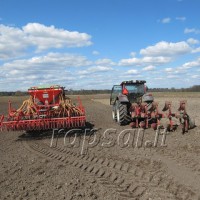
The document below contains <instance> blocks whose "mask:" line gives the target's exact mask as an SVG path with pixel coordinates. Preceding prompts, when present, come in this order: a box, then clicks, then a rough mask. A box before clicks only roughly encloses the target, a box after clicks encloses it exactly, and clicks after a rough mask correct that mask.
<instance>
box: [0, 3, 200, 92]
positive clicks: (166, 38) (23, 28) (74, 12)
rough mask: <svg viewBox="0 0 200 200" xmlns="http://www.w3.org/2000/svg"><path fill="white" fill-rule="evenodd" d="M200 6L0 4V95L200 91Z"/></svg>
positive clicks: (175, 4)
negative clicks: (54, 87) (128, 83)
mask: <svg viewBox="0 0 200 200" xmlns="http://www.w3.org/2000/svg"><path fill="white" fill-rule="evenodd" d="M199 8H200V1H199V0H56V1H55V0H51V1H50V0H40V1H39V0H35V1H27V0H18V1H16V0H0V91H6V90H7V91H12V90H27V89H28V88H29V87H31V86H37V85H46V84H48V85H49V84H50V85H51V84H60V85H62V86H65V87H66V88H67V89H69V88H72V89H110V88H111V87H112V85H113V84H119V83H120V82H121V81H123V80H132V79H133V80H134V79H138V80H140V79H141V80H146V81H147V85H148V86H149V87H150V88H152V87H169V88H171V87H177V88H181V87H190V86H192V85H197V84H200V12H199Z"/></svg>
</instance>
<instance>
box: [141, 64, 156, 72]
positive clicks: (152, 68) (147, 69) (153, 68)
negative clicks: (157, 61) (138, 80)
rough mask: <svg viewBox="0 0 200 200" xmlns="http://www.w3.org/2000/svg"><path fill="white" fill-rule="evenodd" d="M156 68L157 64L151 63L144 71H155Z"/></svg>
mask: <svg viewBox="0 0 200 200" xmlns="http://www.w3.org/2000/svg"><path fill="white" fill-rule="evenodd" d="M155 69H156V67H155V66H153V65H149V66H147V67H144V68H143V69H142V70H144V71H153V70H155Z"/></svg>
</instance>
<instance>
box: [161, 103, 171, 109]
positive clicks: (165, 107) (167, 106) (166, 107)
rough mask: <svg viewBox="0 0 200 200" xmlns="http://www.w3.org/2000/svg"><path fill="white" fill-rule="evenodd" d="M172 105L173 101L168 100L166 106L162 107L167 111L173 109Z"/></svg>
mask: <svg viewBox="0 0 200 200" xmlns="http://www.w3.org/2000/svg"><path fill="white" fill-rule="evenodd" d="M171 105H172V102H171V101H166V102H165V106H164V108H163V109H162V111H167V110H170V111H171Z"/></svg>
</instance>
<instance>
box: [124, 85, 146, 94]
mask: <svg viewBox="0 0 200 200" xmlns="http://www.w3.org/2000/svg"><path fill="white" fill-rule="evenodd" d="M125 88H126V89H127V90H128V92H129V93H135V94H144V93H145V91H144V85H139V84H137V85H125Z"/></svg>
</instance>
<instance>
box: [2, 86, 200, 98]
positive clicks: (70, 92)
mask: <svg viewBox="0 0 200 200" xmlns="http://www.w3.org/2000/svg"><path fill="white" fill-rule="evenodd" d="M148 91H149V92H200V85H194V86H192V87H190V88H180V89H177V88H149V90H148ZM110 93H111V90H108V89H106V90H72V89H70V90H66V91H65V94H66V95H89V94H110ZM26 95H28V92H23V91H15V92H0V96H26Z"/></svg>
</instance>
